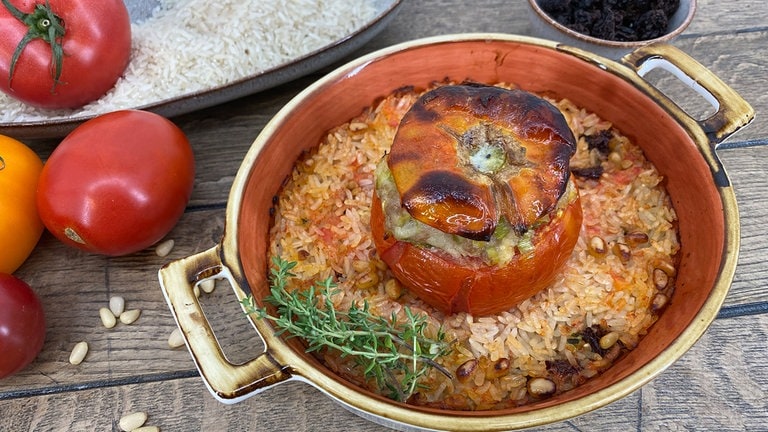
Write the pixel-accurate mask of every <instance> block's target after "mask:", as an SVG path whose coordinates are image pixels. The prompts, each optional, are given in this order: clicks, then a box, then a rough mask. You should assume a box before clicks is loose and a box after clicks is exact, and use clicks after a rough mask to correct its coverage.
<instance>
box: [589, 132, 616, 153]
mask: <svg viewBox="0 0 768 432" xmlns="http://www.w3.org/2000/svg"><path fill="white" fill-rule="evenodd" d="M611 138H613V133H612V132H611V131H610V130H608V129H606V130H603V131H600V132H598V133H596V134H593V135H585V136H584V140H585V141H587V148H589V149H590V150H592V149H596V150H597V151H599V152H600V153H602V154H604V155H606V154H608V153H610V152H611V148H610V147H609V145H608V144H609V143H610V142H611Z"/></svg>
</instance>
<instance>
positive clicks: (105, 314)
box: [99, 307, 117, 329]
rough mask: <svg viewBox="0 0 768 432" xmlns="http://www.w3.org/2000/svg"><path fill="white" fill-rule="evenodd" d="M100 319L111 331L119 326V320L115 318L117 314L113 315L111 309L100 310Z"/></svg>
mask: <svg viewBox="0 0 768 432" xmlns="http://www.w3.org/2000/svg"><path fill="white" fill-rule="evenodd" d="M99 317H101V323H102V324H104V327H106V328H108V329H111V328H112V327H114V326H115V324H117V318H115V314H113V313H112V311H111V310H109V308H105V307H103V308H100V309H99Z"/></svg>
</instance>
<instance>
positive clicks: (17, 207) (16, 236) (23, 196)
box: [0, 135, 43, 274]
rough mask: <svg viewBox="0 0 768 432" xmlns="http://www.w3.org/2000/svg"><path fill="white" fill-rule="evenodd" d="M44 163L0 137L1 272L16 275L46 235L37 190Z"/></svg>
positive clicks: (27, 151) (17, 144)
mask: <svg viewBox="0 0 768 432" xmlns="http://www.w3.org/2000/svg"><path fill="white" fill-rule="evenodd" d="M42 170H43V162H42V161H41V160H40V158H39V157H38V156H37V154H36V153H35V152H34V151H32V150H31V149H30V148H29V147H27V146H26V145H24V144H22V143H20V142H18V141H16V140H15V139H13V138H10V137H7V136H3V135H0V273H9V274H10V273H13V272H14V271H16V269H18V268H19V267H20V266H21V264H22V263H24V261H25V260H26V259H27V257H29V254H31V253H32V250H33V249H34V248H35V245H36V244H37V241H38V240H40V235H41V234H42V233H43V222H42V221H41V220H40V216H38V214H37V207H36V204H35V190H36V189H37V179H38V177H40V172H41V171H42Z"/></svg>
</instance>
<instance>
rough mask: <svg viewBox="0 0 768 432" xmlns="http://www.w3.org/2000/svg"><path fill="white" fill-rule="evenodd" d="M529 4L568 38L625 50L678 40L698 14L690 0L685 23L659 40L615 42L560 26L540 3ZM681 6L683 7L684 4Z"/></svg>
mask: <svg viewBox="0 0 768 432" xmlns="http://www.w3.org/2000/svg"><path fill="white" fill-rule="evenodd" d="M528 4H529V5H530V7H531V10H532V11H533V12H534V13H535V14H536V16H537V17H538V18H540V19H541V20H542V21H544V22H545V23H546V24H548V25H550V26H551V27H553V28H554V29H555V30H557V31H558V32H559V33H562V34H564V35H566V36H568V37H571V38H574V39H577V40H579V41H581V42H586V43H590V44H594V45H597V46H601V47H608V48H623V49H633V48H637V47H641V46H643V45H648V44H651V43H657V42H667V41H670V40H672V39H674V38H676V37H677V36H679V35H680V34H681V33H683V32H684V31H685V29H686V28H688V26H689V25H690V24H691V22H692V21H693V16H694V15H695V14H696V8H697V4H696V0H690V1H689V3H688V4H689V6H688V12H687V13H686V14H685V17H684V18H683V21H682V22H681V23H680V24H679V25H678V26H677V27H675V28H673V29H672V30H671V31H668V32H666V33H664V34H663V35H661V36H659V37H657V38H654V39H647V40H641V41H614V40H609V39H600V38H596V37H594V36H589V35H586V34H584V33H579V32H577V31H575V30H572V29H570V28H568V27H566V26H564V25H562V24H560V23H559V22H557V21H556V20H555V19H554V18H552V17H551V16H550V15H549V14H548V13H546V12H544V10H543V9H542V8H541V6H539V3H538V1H537V0H528ZM680 5H681V6H682V3H681V4H680Z"/></svg>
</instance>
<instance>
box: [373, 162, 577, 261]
mask: <svg viewBox="0 0 768 432" xmlns="http://www.w3.org/2000/svg"><path fill="white" fill-rule="evenodd" d="M575 193H576V191H575V189H574V188H573V186H572V182H568V186H567V188H566V191H565V193H563V195H562V196H561V197H560V199H559V200H558V202H557V207H556V208H555V209H554V210H553V211H554V212H556V213H555V214H561V213H562V211H563V209H564V208H565V207H566V206H567V205H568V203H569V202H571V201H572V200H573V199H574V196H573V195H574V194H575ZM376 194H377V195H378V196H379V199H380V200H381V203H382V210H383V212H384V230H385V232H387V233H389V234H390V235H392V236H394V237H395V238H396V239H397V240H399V241H404V242H408V243H411V244H413V245H416V246H418V247H422V248H436V249H439V250H442V251H443V252H445V253H447V254H448V255H450V256H452V257H454V258H460V257H465V258H470V257H474V258H479V259H481V260H482V261H483V262H484V263H485V264H487V265H497V266H504V265H506V264H508V263H509V262H510V261H512V259H513V258H514V257H515V255H516V254H517V253H519V254H520V255H522V256H525V255H528V254H531V253H533V250H534V246H535V245H534V244H533V236H534V233H535V232H536V228H538V227H541V226H542V225H545V224H547V223H549V221H550V216H549V214H547V215H544V216H542V217H541V218H539V220H537V221H536V223H534V225H533V226H532V227H531V229H529V230H527V231H526V232H525V233H523V234H518V233H516V232H515V230H513V229H512V226H511V225H510V223H509V222H508V221H507V220H506V219H504V218H503V217H502V218H501V219H500V220H499V222H498V224H497V225H496V230H495V231H494V232H493V235H492V236H491V239H490V240H489V241H480V240H471V239H468V238H464V237H461V236H458V235H454V234H447V233H445V232H443V231H440V230H439V229H437V228H434V227H431V226H429V225H427V224H425V223H423V222H421V221H418V220H416V219H414V218H413V217H412V216H411V215H410V214H409V213H408V211H407V210H405V209H404V208H403V207H402V205H401V203H402V200H401V197H400V193H399V192H398V190H397V186H396V185H395V181H394V177H393V176H392V172H391V171H390V170H389V166H388V164H387V162H386V158H382V160H381V162H379V164H378V165H377V167H376Z"/></svg>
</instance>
